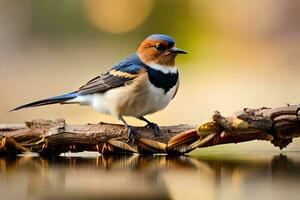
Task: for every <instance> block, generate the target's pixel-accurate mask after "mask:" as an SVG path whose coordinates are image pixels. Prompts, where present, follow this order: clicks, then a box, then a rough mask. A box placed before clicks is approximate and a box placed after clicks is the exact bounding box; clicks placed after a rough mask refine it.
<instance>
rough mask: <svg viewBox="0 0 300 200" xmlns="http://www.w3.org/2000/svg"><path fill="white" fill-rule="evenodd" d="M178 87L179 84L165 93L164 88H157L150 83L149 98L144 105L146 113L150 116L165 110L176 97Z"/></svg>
mask: <svg viewBox="0 0 300 200" xmlns="http://www.w3.org/2000/svg"><path fill="white" fill-rule="evenodd" d="M177 86H178V83H177V84H176V85H175V86H173V87H172V88H171V89H170V90H169V91H168V92H167V93H165V91H164V90H163V89H162V88H157V87H155V86H154V85H152V84H151V83H150V82H149V91H148V92H149V96H148V98H147V101H146V102H145V104H144V105H145V106H144V109H143V110H144V112H145V113H147V114H150V113H154V112H157V111H160V110H162V109H164V108H165V107H166V106H167V105H168V104H169V103H170V101H171V100H172V98H173V97H174V95H175V93H176V90H177Z"/></svg>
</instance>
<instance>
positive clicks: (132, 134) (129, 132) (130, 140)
mask: <svg viewBox="0 0 300 200" xmlns="http://www.w3.org/2000/svg"><path fill="white" fill-rule="evenodd" d="M136 136H137V132H136V131H135V130H134V129H133V128H132V127H130V126H128V128H127V143H130V144H133V143H134V139H135V137H136Z"/></svg>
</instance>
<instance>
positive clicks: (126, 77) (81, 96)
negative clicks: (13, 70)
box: [11, 34, 187, 140]
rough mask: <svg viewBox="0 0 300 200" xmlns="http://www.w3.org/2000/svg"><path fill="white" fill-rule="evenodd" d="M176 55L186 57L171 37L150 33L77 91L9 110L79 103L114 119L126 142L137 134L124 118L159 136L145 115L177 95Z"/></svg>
mask: <svg viewBox="0 0 300 200" xmlns="http://www.w3.org/2000/svg"><path fill="white" fill-rule="evenodd" d="M178 54H187V52H186V51H184V50H182V49H179V48H177V47H176V45H175V41H174V39H173V38H172V37H170V36H168V35H163V34H153V35H150V36H149V37H147V38H146V39H145V40H144V41H143V42H142V43H141V45H140V46H139V48H138V49H137V51H136V53H134V54H133V55H132V56H130V57H128V58H126V59H124V60H122V61H120V62H119V63H117V64H115V65H113V67H112V68H110V69H109V70H107V71H106V72H104V73H102V74H101V75H100V76H97V77H95V78H94V79H92V80H90V81H89V82H87V83H86V84H85V85H83V86H82V87H80V88H79V89H78V90H77V91H75V92H71V93H67V94H64V95H60V96H55V97H50V98H47V99H42V100H39V101H35V102H32V103H29V104H25V105H22V106H19V107H17V108H15V109H13V110H11V111H17V110H20V109H23V108H30V107H38V106H44V105H49V104H80V105H89V106H92V107H93V108H94V109H95V110H96V111H98V112H102V113H106V114H110V115H113V116H116V117H117V118H118V119H119V120H120V121H122V122H123V123H124V125H125V126H126V129H127V134H128V140H131V139H134V136H135V134H136V132H135V131H134V129H133V128H132V126H130V125H128V123H127V122H126V121H125V120H124V118H123V116H132V117H135V118H137V119H140V120H142V121H144V122H146V123H147V127H148V128H151V129H153V131H154V134H155V135H158V134H159V132H160V128H159V126H158V125H157V124H155V123H153V122H150V121H148V120H147V119H146V118H145V117H144V116H145V115H148V114H151V113H155V112H157V111H160V110H162V109H164V108H165V107H166V106H167V105H168V104H169V103H170V101H171V100H172V99H173V98H174V96H175V95H176V93H177V90H178V86H179V74H178V70H177V68H176V66H175V58H176V56H177V55H178Z"/></svg>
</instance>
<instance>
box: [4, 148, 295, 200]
mask: <svg viewBox="0 0 300 200" xmlns="http://www.w3.org/2000/svg"><path fill="white" fill-rule="evenodd" d="M299 178H300V153H297V152H285V153H284V154H277V153H272V152H255V153H244V154H242V153H241V154H236V153H235V154H228V153H223V154H200V155H197V156H193V157H190V156H181V157H170V156H162V155H160V156H159V155H156V156H137V155H134V156H114V157H103V156H92V157H86V156H85V157H79V156H75V157H74V156H60V157H50V158H41V157H32V156H30V157H29V156H18V157H2V158H0V194H1V196H0V199H1V200H2V199H3V200H4V199H19V200H22V199H26V200H27V199H28V200H31V199H42V200H52V199H72V200H76V199H185V200H186V199H264V200H267V199H272V200H274V199H281V200H282V199H299V197H298V196H299V188H300V181H299Z"/></svg>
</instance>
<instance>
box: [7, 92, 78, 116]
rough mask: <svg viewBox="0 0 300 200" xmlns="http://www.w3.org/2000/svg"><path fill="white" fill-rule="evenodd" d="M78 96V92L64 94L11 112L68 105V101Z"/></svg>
mask: <svg viewBox="0 0 300 200" xmlns="http://www.w3.org/2000/svg"><path fill="white" fill-rule="evenodd" d="M77 96H78V94H77V92H71V93H68V94H63V95H60V96H55V97H50V98H47V99H42V100H39V101H35V102H32V103H28V104H25V105H22V106H19V107H17V108H15V109H12V110H11V111H17V110H21V109H23V108H31V107H38V106H44V105H50V104H56V103H66V101H69V100H71V99H74V98H76V97H77Z"/></svg>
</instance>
